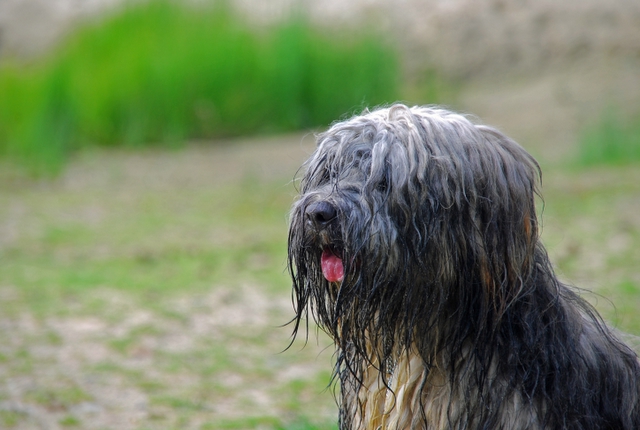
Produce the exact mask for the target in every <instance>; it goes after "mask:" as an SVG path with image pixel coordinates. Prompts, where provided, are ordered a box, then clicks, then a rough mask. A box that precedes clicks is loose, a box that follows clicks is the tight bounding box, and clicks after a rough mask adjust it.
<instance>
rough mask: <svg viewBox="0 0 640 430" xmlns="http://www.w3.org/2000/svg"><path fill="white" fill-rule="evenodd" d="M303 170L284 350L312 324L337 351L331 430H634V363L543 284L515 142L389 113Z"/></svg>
mask: <svg viewBox="0 0 640 430" xmlns="http://www.w3.org/2000/svg"><path fill="white" fill-rule="evenodd" d="M304 169H305V174H304V176H303V177H302V180H301V182H300V197H299V199H298V200H297V201H296V203H295V204H294V206H293V209H292V213H291V226H290V232H289V268H290V272H291V275H292V279H293V286H294V298H295V307H296V319H295V327H294V334H295V333H297V331H298V330H299V328H300V323H301V322H302V321H303V320H304V318H305V316H306V315H307V313H308V311H309V310H310V311H311V313H312V316H313V318H314V319H315V320H316V321H317V322H318V323H319V325H320V326H321V327H322V328H323V329H324V330H326V331H327V333H329V335H331V336H332V337H333V339H334V340H335V342H336V346H337V354H336V357H337V360H336V368H335V377H336V379H338V380H339V382H340V389H341V394H340V398H339V405H340V426H341V428H343V429H356V428H358V429H360V428H362V429H364V428H370V427H372V426H373V427H379V426H382V427H384V428H409V427H410V428H429V429H432V428H436V429H476V428H482V429H498V428H505V429H506V428H522V429H525V428H531V429H542V428H545V429H546V428H548V429H605V428H611V429H614V428H615V429H637V428H640V407H639V406H638V399H639V398H640V394H639V392H640V382H639V381H640V366H639V364H638V361H637V357H636V356H635V354H634V353H633V352H632V351H631V350H630V349H629V348H627V347H626V346H625V345H624V344H623V343H621V342H620V341H619V340H618V339H617V338H616V337H615V335H614V334H613V333H612V332H611V331H610V330H609V329H608V328H607V327H606V325H605V324H604V323H603V322H602V321H601V319H600V318H599V316H598V315H597V313H596V312H595V310H593V309H592V308H591V307H590V306H589V305H588V304H587V303H586V302H585V301H584V300H582V299H581V298H579V297H578V296H577V295H576V294H575V293H574V292H573V291H572V290H571V289H569V288H568V287H567V286H565V285H563V284H562V283H560V282H559V281H558V280H557V278H556V276H555V274H554V273H553V269H552V267H551V264H550V262H549V260H548V257H547V254H546V252H545V250H544V247H543V246H542V244H541V242H540V240H539V235H538V221H537V216H536V209H535V195H536V193H537V186H538V182H539V177H540V173H539V166H538V164H537V163H536V161H535V160H534V159H533V158H532V157H531V156H530V155H529V154H528V153H527V152H526V151H525V150H524V149H523V148H522V147H520V146H519V145H518V144H517V143H515V142H514V141H513V140H511V139H509V138H508V137H506V136H505V135H503V134H502V133H500V132H499V131H497V130H496V129H494V128H491V127H487V126H484V125H476V124H474V123H472V122H471V121H469V120H468V119H467V118H466V117H464V116H462V115H460V114H456V113H453V112H450V111H448V110H445V109H440V108H436V107H412V108H409V107H407V106H404V105H400V104H397V105H393V106H391V107H389V108H383V109H378V110H375V111H373V112H369V111H365V112H364V113H363V114H362V115H359V116H355V117H353V118H351V119H349V120H347V121H344V122H339V123H336V124H334V125H333V126H332V127H331V128H330V129H329V130H328V131H327V132H325V133H322V134H320V135H319V136H318V147H317V149H316V151H315V152H314V154H313V155H312V156H311V157H310V159H309V160H308V161H307V162H306V163H305V166H304ZM326 255H329V256H334V257H332V258H334V260H333V261H335V259H336V258H337V257H339V259H340V261H341V265H342V266H343V268H344V276H343V277H341V278H340V279H339V280H333V281H332V282H329V281H328V280H327V278H326V277H325V276H324V275H323V271H322V263H321V261H323V259H324V258H325V256H326ZM409 362H411V363H420V366H418V367H419V368H416V365H415V364H414V365H413V366H412V367H411V370H410V371H408V370H406V368H408V367H407V366H408V365H407V364H406V363H409ZM400 368H402V369H405V371H403V373H402V372H400V370H398V371H397V373H398V375H400V374H402V375H406V378H408V379H406V381H404V380H403V381H398V380H397V379H398V378H399V377H396V380H394V372H395V371H394V369H400ZM372 369H373V370H372ZM372 372H374V373H372ZM416 378H417V379H416ZM416 380H417V381H418V382H419V383H417V382H416ZM408 381H413V382H411V384H412V385H411V387H412V390H415V393H414V394H415V395H414V396H413V397H412V398H413V400H411V401H408V400H407V401H404V400H402V399H401V398H397V399H396V401H395V402H391V403H388V401H387V400H384V399H383V397H384V398H386V397H387V396H388V395H391V396H392V397H393V396H396V395H398V391H403V388H406V387H403V386H402V384H405V383H406V384H409V382H408ZM376 387H377V388H376ZM385 393H386V394H385ZM374 403H375V405H374V406H375V407H374V406H372V405H373V404H374ZM378 404H380V405H382V404H385V405H386V404H390V405H391V406H390V407H389V408H390V410H386V409H384V408H382V409H380V411H378V409H376V408H378V406H376V405H378ZM401 408H406V410H400V411H399V410H398V409H401ZM383 409H384V410H383ZM402 417H405V418H402ZM406 417H410V418H406ZM514 417H520V418H514ZM402 420H405V421H402ZM387 423H388V424H387ZM386 426H389V427H386ZM394 426H395V427H394Z"/></svg>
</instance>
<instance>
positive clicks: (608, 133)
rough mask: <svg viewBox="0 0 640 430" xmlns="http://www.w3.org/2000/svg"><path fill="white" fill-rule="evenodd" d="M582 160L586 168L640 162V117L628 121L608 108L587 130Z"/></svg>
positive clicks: (585, 131) (580, 161) (581, 146)
mask: <svg viewBox="0 0 640 430" xmlns="http://www.w3.org/2000/svg"><path fill="white" fill-rule="evenodd" d="M578 160H579V163H580V164H581V165H585V166H593V165H598V164H609V165H620V164H629V163H637V162H638V161H640V115H635V116H633V117H631V118H625V117H622V116H620V115H619V113H618V112H617V111H616V110H615V109H612V108H608V109H605V110H604V111H603V113H602V115H601V117H600V119H599V120H598V121H596V122H595V124H593V125H591V126H590V127H587V128H586V129H585V130H584V131H583V133H582V136H581V138H580V141H579V154H578Z"/></svg>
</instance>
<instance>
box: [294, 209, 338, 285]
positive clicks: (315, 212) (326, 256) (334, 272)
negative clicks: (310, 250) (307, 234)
mask: <svg viewBox="0 0 640 430" xmlns="http://www.w3.org/2000/svg"><path fill="white" fill-rule="evenodd" d="M304 213H305V216H306V218H307V225H308V226H309V227H310V228H312V229H313V230H314V231H315V233H316V235H317V236H318V237H319V238H320V244H321V246H322V256H321V257H320V266H321V267H322V275H323V276H324V277H325V279H326V280H327V281H329V282H340V281H342V279H343V278H344V265H343V264H342V258H341V257H340V256H339V254H340V252H339V251H338V250H337V249H336V247H335V244H334V243H333V241H332V238H331V237H330V235H331V230H332V229H335V225H333V224H335V222H336V220H337V217H338V211H337V209H336V208H335V206H333V205H332V204H331V203H329V202H326V201H319V202H314V203H311V204H309V206H307V208H306V209H305V211H304Z"/></svg>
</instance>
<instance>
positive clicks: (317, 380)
mask: <svg viewBox="0 0 640 430" xmlns="http://www.w3.org/2000/svg"><path fill="white" fill-rule="evenodd" d="M394 101H403V102H405V103H408V104H443V105H445V106H448V107H450V108H453V109H456V110H460V111H462V112H465V113H469V114H473V115H474V116H475V117H477V118H478V120H479V121H482V122H485V123H488V124H492V125H494V126H497V127H498V128H500V129H502V130H503V131H505V132H506V133H507V134H509V135H510V136H511V137H513V138H514V139H515V140H516V141H518V142H519V143H520V144H522V145H523V146H524V147H525V148H526V149H527V150H528V151H529V152H531V153H532V154H533V155H534V156H535V157H536V158H537V159H538V160H539V162H540V163H541V166H542V170H543V187H542V194H543V197H544V199H543V200H542V199H541V200H540V201H539V211H540V214H541V216H542V217H543V222H542V224H543V233H542V239H543V241H544V243H545V244H546V246H547V248H548V250H549V253H550V255H551V258H552V261H554V263H555V265H556V269H557V271H558V273H559V275H560V277H561V278H562V279H563V280H565V281H566V282H568V283H570V284H572V285H576V286H577V287H580V288H584V289H587V290H590V291H591V292H586V291H585V292H584V295H585V297H587V299H588V300H590V301H591V302H592V303H593V304H594V305H595V306H596V307H597V309H598V310H599V311H600V312H601V313H602V314H603V315H604V317H605V318H606V319H607V321H608V322H610V323H611V324H612V325H614V326H616V327H618V328H619V329H620V330H622V331H624V332H625V333H628V338H629V339H631V340H632V341H634V337H633V336H636V335H640V316H639V315H640V314H639V312H638V310H639V309H640V3H639V2H638V1H636V0H565V1H563V2H557V1H553V0H536V1H533V0H394V1H391V0H354V1H350V2H345V1H342V0H321V1H308V0H306V1H305V0H298V1H296V0H235V1H234V0H228V1H222V0H217V1H214V0H174V1H169V0H146V1H145V0H138V1H125V0H0V428H11V429H36V428H42V429H65V428H83V429H84V428H86V429H169V428H175V429H258V428H259V429H282V430H293V429H297V430H304V429H307V430H308V429H326V428H336V420H337V410H336V406H335V404H334V400H333V391H334V388H332V387H328V384H329V381H330V373H331V366H332V353H333V349H332V345H331V342H330V341H329V340H328V339H327V338H326V337H325V336H324V335H323V334H322V333H319V332H318V331H317V329H316V328H315V326H314V324H313V323H312V322H310V323H309V335H308V338H307V339H304V338H301V339H297V340H296V341H295V342H294V343H293V345H292V346H291V348H289V349H288V350H286V351H283V350H285V349H286V348H287V346H288V345H289V343H290V342H291V338H290V333H291V327H290V326H286V323H287V322H288V321H289V320H291V318H292V317H293V309H292V306H291V293H290V281H289V279H288V275H287V272H286V238H287V217H288V215H287V213H288V210H289V207H290V205H291V203H292V201H293V200H294V198H295V195H296V189H295V185H296V180H295V178H296V175H297V172H298V169H299V167H300V164H301V163H302V162H303V161H304V160H305V159H306V158H307V157H308V156H309V154H310V153H311V151H313V147H314V136H313V133H314V132H317V131H321V130H323V129H324V128H326V127H327V126H328V125H329V124H330V123H331V122H332V121H335V120H337V119H344V118H346V117H349V116H350V115H352V114H355V113H359V112H360V111H361V110H362V109H363V108H365V107H367V106H376V105H383V104H388V103H392V102H394ZM303 337H304V336H303ZM636 344H640V343H638V342H636Z"/></svg>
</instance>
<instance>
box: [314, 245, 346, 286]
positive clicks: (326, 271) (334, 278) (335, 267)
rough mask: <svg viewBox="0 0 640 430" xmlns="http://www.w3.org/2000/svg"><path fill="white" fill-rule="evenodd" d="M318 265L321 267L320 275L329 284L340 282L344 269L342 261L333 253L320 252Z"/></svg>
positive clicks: (326, 250) (327, 251)
mask: <svg viewBox="0 0 640 430" xmlns="http://www.w3.org/2000/svg"><path fill="white" fill-rule="evenodd" d="M320 265H321V266H322V274H323V275H324V277H325V278H326V279H327V281H329V282H340V281H342V278H343V277H344V267H343V266H342V260H341V259H340V258H339V257H338V256H336V255H335V254H334V253H333V252H331V251H329V250H328V249H325V250H324V251H323V252H322V257H321V258H320Z"/></svg>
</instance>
